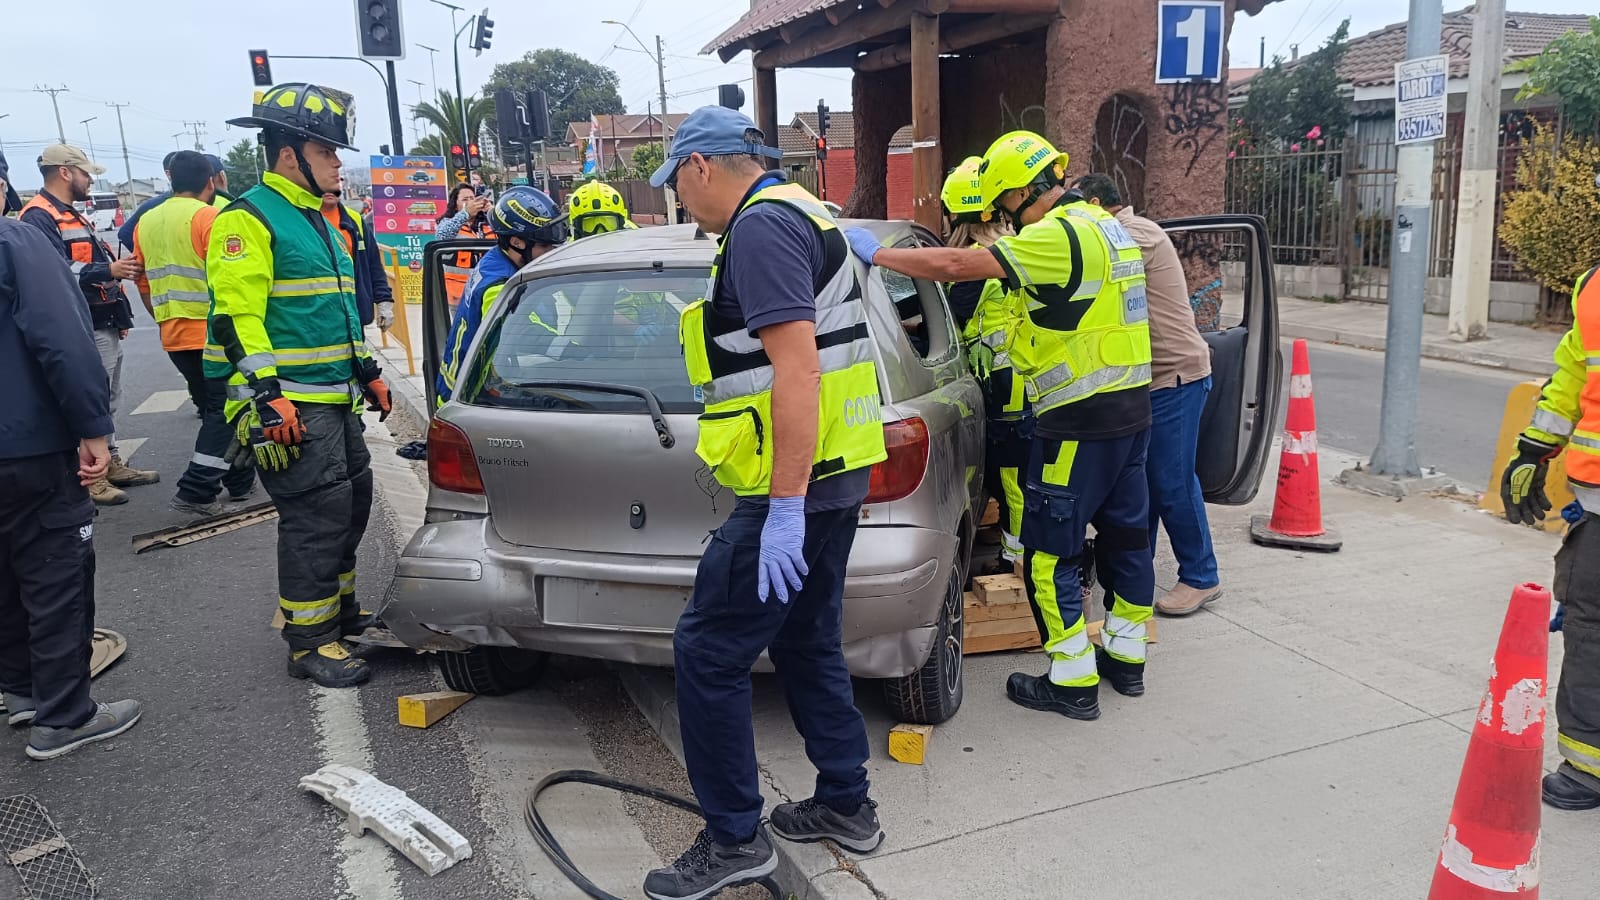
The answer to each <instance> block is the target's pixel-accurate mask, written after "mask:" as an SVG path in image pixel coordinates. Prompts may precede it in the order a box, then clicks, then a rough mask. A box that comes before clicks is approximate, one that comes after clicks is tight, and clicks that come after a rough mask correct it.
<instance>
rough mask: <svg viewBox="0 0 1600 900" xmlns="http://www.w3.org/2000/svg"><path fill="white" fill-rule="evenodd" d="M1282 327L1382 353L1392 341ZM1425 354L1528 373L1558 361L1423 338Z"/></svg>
mask: <svg viewBox="0 0 1600 900" xmlns="http://www.w3.org/2000/svg"><path fill="white" fill-rule="evenodd" d="M1279 329H1280V330H1281V331H1282V332H1283V336H1284V337H1286V338H1305V339H1306V340H1308V341H1318V342H1320V343H1324V344H1344V345H1346V346H1350V347H1358V348H1360V349H1362V350H1376V351H1378V352H1380V353H1381V352H1383V351H1384V350H1385V349H1386V348H1387V347H1388V343H1389V341H1388V338H1387V337H1384V336H1382V335H1374V334H1365V333H1362V332H1356V331H1341V330H1339V329H1337V328H1330V327H1328V326H1325V325H1311V324H1305V323H1298V322H1287V321H1286V322H1282V323H1280V325H1279ZM1422 355H1423V356H1424V357H1426V358H1428V359H1437V360H1443V361H1445V362H1458V363H1466V364H1467V365H1473V366H1481V367H1483V368H1486V369H1505V370H1507V371H1511V372H1521V373H1524V374H1527V375H1541V376H1544V375H1549V374H1550V369H1551V367H1552V366H1554V363H1552V362H1551V361H1550V360H1548V359H1529V358H1527V357H1522V356H1509V355H1506V354H1502V353H1494V352H1491V351H1487V350H1476V349H1473V348H1472V345H1471V344H1463V345H1460V346H1459V347H1457V346H1450V345H1441V344H1439V343H1437V342H1432V341H1423V342H1422Z"/></svg>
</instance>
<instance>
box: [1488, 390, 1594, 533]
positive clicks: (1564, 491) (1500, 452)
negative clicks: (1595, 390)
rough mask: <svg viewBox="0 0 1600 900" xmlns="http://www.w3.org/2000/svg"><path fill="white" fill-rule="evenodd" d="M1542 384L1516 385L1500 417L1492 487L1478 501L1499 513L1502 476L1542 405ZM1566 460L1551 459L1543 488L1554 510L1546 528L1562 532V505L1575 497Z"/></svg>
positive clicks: (1563, 457) (1563, 456)
mask: <svg viewBox="0 0 1600 900" xmlns="http://www.w3.org/2000/svg"><path fill="white" fill-rule="evenodd" d="M1542 387H1544V382H1542V381H1524V382H1523V383H1521V384H1519V385H1517V386H1516V387H1513V388H1512V389H1511V394H1510V396H1508V397H1506V413H1505V416H1504V417H1503V418H1502V419H1501V420H1500V437H1499V438H1498V439H1497V440H1496V441H1495V445H1494V446H1495V453H1494V469H1493V470H1492V471H1491V472H1490V473H1489V482H1488V483H1489V489H1488V490H1486V491H1484V492H1483V499H1482V500H1480V501H1478V508H1479V509H1486V510H1488V511H1489V512H1492V513H1494V514H1495V515H1497V516H1504V515H1505V512H1506V507H1505V504H1504V503H1502V502H1500V476H1501V475H1503V474H1504V473H1505V470H1506V466H1508V465H1510V464H1511V457H1512V456H1513V455H1515V454H1516V452H1517V435H1519V434H1521V433H1522V432H1523V430H1524V429H1526V428H1527V427H1528V422H1529V421H1530V420H1532V419H1533V411H1534V408H1535V407H1537V406H1538V405H1539V389H1540V388H1542ZM1566 460H1567V457H1566V454H1565V453H1562V454H1561V455H1560V456H1557V457H1556V458H1555V459H1554V460H1552V461H1551V462H1550V474H1549V476H1548V477H1547V478H1546V479H1545V485H1544V491H1545V494H1546V495H1547V496H1548V497H1549V498H1550V505H1551V509H1550V513H1549V515H1547V516H1545V519H1544V530H1545V531H1553V532H1559V531H1561V529H1563V528H1565V527H1567V523H1566V522H1564V521H1562V519H1561V508H1562V507H1564V506H1566V505H1567V504H1568V503H1571V502H1572V500H1573V496H1572V488H1571V486H1570V485H1568V484H1567V462H1566Z"/></svg>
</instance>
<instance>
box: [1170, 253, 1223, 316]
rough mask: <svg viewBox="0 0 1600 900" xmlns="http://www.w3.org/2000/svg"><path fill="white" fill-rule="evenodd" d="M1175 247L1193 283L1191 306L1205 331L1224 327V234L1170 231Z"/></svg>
mask: <svg viewBox="0 0 1600 900" xmlns="http://www.w3.org/2000/svg"><path fill="white" fill-rule="evenodd" d="M1170 235H1171V237H1172V246H1173V247H1174V249H1176V250H1177V251H1178V259H1179V260H1181V261H1182V264H1183V277H1184V280H1185V281H1186V282H1188V285H1189V306H1190V307H1192V308H1193V309H1194V322H1195V325H1196V326H1197V327H1198V328H1199V329H1200V330H1201V331H1218V330H1220V329H1221V328H1222V261H1223V259H1224V257H1225V255H1226V248H1225V247H1224V246H1223V244H1224V236H1223V234H1221V233H1218V232H1214V231H1175V232H1170Z"/></svg>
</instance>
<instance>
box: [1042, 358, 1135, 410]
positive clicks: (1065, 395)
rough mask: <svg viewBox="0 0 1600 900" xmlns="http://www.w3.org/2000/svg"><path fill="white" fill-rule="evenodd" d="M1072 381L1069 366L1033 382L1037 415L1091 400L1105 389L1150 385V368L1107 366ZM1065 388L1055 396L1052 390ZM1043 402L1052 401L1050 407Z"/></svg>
mask: <svg viewBox="0 0 1600 900" xmlns="http://www.w3.org/2000/svg"><path fill="white" fill-rule="evenodd" d="M1071 379H1072V370H1071V369H1070V368H1068V367H1067V366H1066V364H1065V363H1063V364H1062V365H1059V366H1056V367H1055V368H1053V369H1050V370H1049V371H1047V372H1045V373H1044V374H1042V375H1040V376H1039V377H1037V378H1034V379H1032V380H1031V382H1030V383H1031V384H1032V385H1033V386H1034V390H1035V393H1034V396H1033V398H1031V399H1033V400H1034V406H1035V407H1038V408H1037V409H1035V412H1043V411H1045V409H1049V408H1053V407H1057V406H1060V405H1062V404H1064V403H1071V402H1072V401H1074V400H1079V399H1082V398H1083V397H1087V396H1089V395H1090V394H1093V393H1094V392H1096V391H1098V390H1100V389H1102V388H1107V387H1110V386H1111V385H1114V384H1120V383H1122V382H1124V381H1132V382H1136V383H1139V382H1146V381H1149V380H1150V364H1149V363H1140V364H1139V365H1137V366H1106V367H1105V368H1103V369H1096V370H1095V371H1093V372H1090V373H1089V374H1087V375H1085V376H1083V377H1082V378H1079V379H1077V380H1076V381H1073V380H1071ZM1062 384H1065V385H1066V387H1062V388H1060V389H1059V390H1056V391H1054V392H1053V393H1052V392H1051V391H1052V388H1056V387H1057V386H1058V385H1062ZM1041 400H1048V401H1049V403H1048V404H1041V403H1040V402H1039V401H1041Z"/></svg>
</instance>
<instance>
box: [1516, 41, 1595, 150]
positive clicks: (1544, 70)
mask: <svg viewBox="0 0 1600 900" xmlns="http://www.w3.org/2000/svg"><path fill="white" fill-rule="evenodd" d="M1511 71H1513V72H1526V73H1528V82H1527V84H1524V85H1523V86H1522V89H1521V90H1520V91H1518V92H1517V99H1518V100H1526V99H1528V98H1530V97H1536V96H1539V95H1541V94H1548V95H1555V96H1558V97H1560V98H1561V105H1562V108H1563V109H1564V111H1565V112H1566V118H1567V128H1568V131H1569V133H1571V134H1575V135H1587V136H1590V137H1595V136H1600V16H1597V17H1595V18H1592V19H1590V20H1589V30H1588V31H1587V32H1583V31H1569V32H1567V33H1566V34H1564V35H1562V36H1561V37H1558V38H1556V39H1555V40H1553V41H1551V42H1550V44H1549V46H1547V47H1545V49H1544V52H1543V53H1540V54H1539V55H1538V56H1535V57H1531V58H1529V59H1525V60H1522V61H1520V62H1518V63H1516V64H1515V65H1513V66H1512V67H1511Z"/></svg>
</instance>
